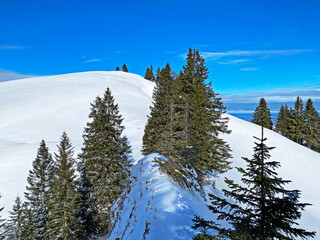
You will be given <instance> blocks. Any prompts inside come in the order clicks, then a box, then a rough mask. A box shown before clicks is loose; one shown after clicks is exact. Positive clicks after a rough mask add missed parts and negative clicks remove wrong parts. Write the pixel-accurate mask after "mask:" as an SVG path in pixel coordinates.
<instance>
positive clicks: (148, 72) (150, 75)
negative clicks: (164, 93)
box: [144, 65, 155, 82]
mask: <svg viewBox="0 0 320 240" xmlns="http://www.w3.org/2000/svg"><path fill="white" fill-rule="evenodd" d="M144 78H145V79H147V80H150V81H152V82H153V81H154V80H155V77H154V74H153V67H152V65H151V66H150V68H147V70H146V73H145V75H144Z"/></svg>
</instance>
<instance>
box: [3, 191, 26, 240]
mask: <svg viewBox="0 0 320 240" xmlns="http://www.w3.org/2000/svg"><path fill="white" fill-rule="evenodd" d="M24 223H25V221H24V212H23V204H22V202H21V199H20V197H19V196H17V198H16V200H15V204H14V205H13V207H12V211H11V212H10V217H9V220H8V223H7V224H6V237H7V238H6V239H8V240H22V239H24V227H25V226H24Z"/></svg>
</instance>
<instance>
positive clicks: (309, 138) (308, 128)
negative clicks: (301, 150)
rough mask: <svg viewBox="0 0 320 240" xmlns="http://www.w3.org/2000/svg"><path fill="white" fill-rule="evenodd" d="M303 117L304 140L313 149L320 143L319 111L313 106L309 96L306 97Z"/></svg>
mask: <svg viewBox="0 0 320 240" xmlns="http://www.w3.org/2000/svg"><path fill="white" fill-rule="evenodd" d="M304 118H305V122H304V127H303V135H304V140H305V141H306V142H307V144H308V147H309V148H311V149H315V148H316V147H319V144H320V143H319V141H320V118H319V113H318V111H317V110H316V109H315V107H314V106H313V102H312V100H311V99H310V98H309V99H308V101H307V104H306V107H305V110H304Z"/></svg>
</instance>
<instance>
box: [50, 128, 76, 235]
mask: <svg viewBox="0 0 320 240" xmlns="http://www.w3.org/2000/svg"><path fill="white" fill-rule="evenodd" d="M73 154H74V150H73V147H72V145H71V142H70V139H69V137H68V136H67V134H66V133H65V132H64V133H63V134H62V137H61V139H60V144H59V145H58V153H57V154H55V160H56V169H57V170H56V172H57V173H56V174H57V176H56V178H55V180H54V183H53V189H52V190H53V197H52V199H51V202H50V205H49V210H50V216H49V220H48V222H47V229H48V230H47V232H46V236H47V237H48V238H49V239H66V240H67V239H79V238H80V236H81V235H80V233H82V231H81V230H82V229H81V223H80V220H79V217H80V204H79V200H80V196H79V192H78V191H77V180H76V172H75V170H76V165H75V164H76V160H75V158H74V157H73Z"/></svg>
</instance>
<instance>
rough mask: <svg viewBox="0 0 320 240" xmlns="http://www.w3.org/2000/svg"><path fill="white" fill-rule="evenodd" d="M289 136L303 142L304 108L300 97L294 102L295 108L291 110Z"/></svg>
mask: <svg viewBox="0 0 320 240" xmlns="http://www.w3.org/2000/svg"><path fill="white" fill-rule="evenodd" d="M289 114H290V117H289V121H288V136H289V138H290V139H291V140H293V141H295V142H297V143H300V144H302V141H303V127H304V109H303V102H302V99H301V98H300V97H297V100H296V101H295V103H294V108H290V110H289Z"/></svg>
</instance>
